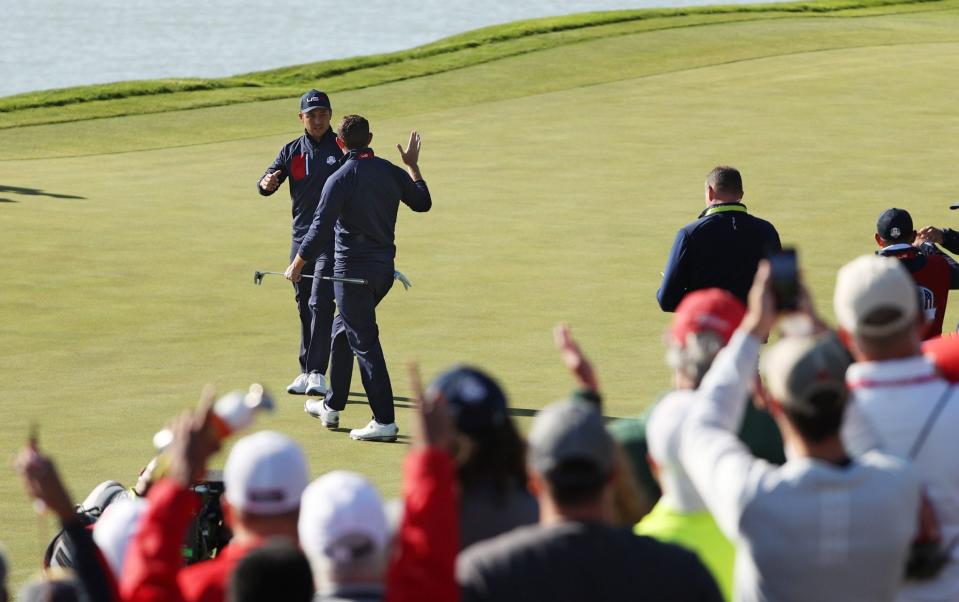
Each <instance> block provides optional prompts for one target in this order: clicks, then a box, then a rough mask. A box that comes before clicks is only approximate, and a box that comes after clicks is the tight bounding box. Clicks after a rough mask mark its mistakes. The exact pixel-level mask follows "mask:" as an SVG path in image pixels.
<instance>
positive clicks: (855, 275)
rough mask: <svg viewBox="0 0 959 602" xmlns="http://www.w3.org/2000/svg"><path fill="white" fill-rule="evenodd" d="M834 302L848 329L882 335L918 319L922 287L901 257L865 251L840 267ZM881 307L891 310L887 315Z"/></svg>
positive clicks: (839, 317)
mask: <svg viewBox="0 0 959 602" xmlns="http://www.w3.org/2000/svg"><path fill="white" fill-rule="evenodd" d="M833 306H834V308H835V310H836V319H837V320H838V321H839V325H840V326H842V327H843V329H845V330H846V331H847V332H850V333H852V334H856V335H865V336H879V337H881V336H885V335H889V334H892V333H895V332H898V331H900V330H902V329H904V328H905V327H906V326H907V325H908V324H910V323H912V322H915V321H916V318H917V317H918V313H919V297H918V289H917V288H916V283H915V281H914V280H913V279H912V276H910V275H909V272H908V271H907V270H906V268H905V267H903V266H902V264H901V263H900V262H899V260H898V259H895V258H893V257H882V256H880V255H863V256H862V257H858V258H856V259H854V260H852V261H851V262H849V263H847V264H846V265H844V266H843V267H842V268H840V269H839V275H838V276H837V278H836V292H835V296H834V297H833ZM879 310H889V315H888V316H887V317H886V318H887V319H882V318H883V316H881V315H880V316H877V313H879ZM877 318H878V321H877Z"/></svg>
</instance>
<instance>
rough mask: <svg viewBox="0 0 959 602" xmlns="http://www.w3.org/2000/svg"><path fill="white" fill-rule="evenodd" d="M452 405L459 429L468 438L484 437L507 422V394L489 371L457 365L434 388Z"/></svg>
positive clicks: (439, 378)
mask: <svg viewBox="0 0 959 602" xmlns="http://www.w3.org/2000/svg"><path fill="white" fill-rule="evenodd" d="M430 389H436V390H438V391H439V392H440V393H442V394H443V397H445V398H446V401H447V402H448V403H449V409H450V414H452V416H453V420H454V422H456V428H457V430H459V431H460V432H461V433H466V434H467V435H474V436H477V435H482V434H484V433H486V432H488V431H490V430H491V429H492V428H493V427H496V426H498V425H500V424H502V423H503V422H505V421H506V420H507V417H506V395H504V394H503V390H502V389H501V388H500V386H499V385H498V384H496V381H494V380H493V379H492V378H490V376H489V375H487V374H486V373H485V372H482V371H480V370H478V369H476V368H473V367H470V366H453V367H452V368H450V369H449V370H447V371H446V372H444V373H443V374H441V375H439V377H437V379H436V380H434V381H433V383H432V384H431V385H430Z"/></svg>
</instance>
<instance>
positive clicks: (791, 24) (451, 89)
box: [0, 11, 959, 160]
mask: <svg viewBox="0 0 959 602" xmlns="http://www.w3.org/2000/svg"><path fill="white" fill-rule="evenodd" d="M957 16H959V14H957V12H956V11H949V12H946V13H910V14H908V15H895V14H894V15H881V16H876V17H871V18H868V19H859V18H857V19H841V18H830V19H828V20H819V19H806V18H795V19H781V20H763V21H749V22H739V23H727V24H713V25H711V26H710V28H708V31H704V30H703V29H701V28H678V29H670V30H661V31H655V32H643V33H635V34H630V35H624V36H617V37H605V38H598V39H593V40H590V41H584V42H581V43H578V44H575V45H565V46H559V47H553V48H549V49H547V50H541V51H539V52H536V53H526V54H522V55H518V56H513V57H509V58H505V59H500V60H497V61H495V62H489V63H484V64H478V65H474V66H473V67H472V68H470V69H466V70H463V69H459V70H453V71H448V72H445V73H442V74H437V75H433V76H430V77H426V78H413V79H410V80H407V81H403V82H394V83H391V84H387V85H383V86H376V87H373V88H366V89H363V90H354V91H352V92H344V93H340V94H337V95H336V99H335V100H336V106H337V107H338V110H340V111H344V112H361V113H364V114H368V115H370V116H377V115H387V116H390V117H395V116H401V115H403V114H410V113H415V112H422V111H425V110H435V109H440V108H444V107H450V106H468V105H470V104H475V103H480V102H490V101H497V100H502V99H505V98H510V97H518V96H525V95H533V94H539V93H543V92H551V91H555V90H559V89H566V88H571V87H577V86H582V85H589V84H595V83H601V82H605V81H613V80H618V79H628V78H633V77H639V76H645V75H650V74H656V73H663V72H668V71H676V70H682V69H688V68H695V67H701V66H707V65H710V64H718V63H724V62H729V61H731V60H742V59H752V58H761V57H762V56H768V55H774V54H788V53H797V52H804V51H809V50H819V49H824V48H837V47H849V46H872V45H878V44H886V43H889V42H890V40H900V41H904V42H913V41H916V42H921V41H954V40H957V39H959V36H957V31H959V27H957V26H959V23H957V22H956V21H957ZM891 30H892V31H893V32H894V33H895V35H892V36H891V35H890V32H891ZM737 32H739V33H737ZM672 40H677V42H676V43H673V42H672ZM612 46H615V47H617V48H619V49H620V52H621V53H622V54H620V55H616V54H614V53H613V52H607V51H606V50H607V49H608V48H610V47H612ZM553 57H559V58H555V59H554V58H553ZM578 57H587V58H585V59H581V58H578ZM563 59H565V60H566V61H567V64H566V65H564V66H563V68H562V69H549V70H543V69H538V68H532V69H531V68H530V67H531V66H532V65H537V64H539V62H540V61H541V60H545V61H554V60H563ZM546 64H552V63H551V62H547V63H546ZM464 74H467V75H464ZM398 100H399V102H398ZM84 107H85V105H77V106H76V107H74V110H78V111H82V110H83V109H84ZM294 110H295V109H291V108H290V101H289V100H282V101H271V102H263V103H244V104H235V105H231V106H227V107H222V108H208V109H197V110H193V111H177V112H169V113H164V114H162V115H140V116H135V117H132V118H129V119H126V120H124V119H103V120H100V121H99V122H94V121H80V122H76V123H74V124H72V125H48V126H35V127H29V128H17V129H11V130H0V160H8V159H18V158H22V159H26V158H40V157H51V156H68V155H72V156H78V155H86V154H98V153H104V152H117V151H126V150H138V149H148V148H164V147H170V146H182V145H187V144H197V143H209V142H217V141H222V140H231V139H240V138H251V137H256V136H260V135H262V136H269V135H273V134H275V133H278V132H282V131H288V128H289V127H290V124H291V121H292V118H293V117H294V116H295V113H294V112H293V111H294Z"/></svg>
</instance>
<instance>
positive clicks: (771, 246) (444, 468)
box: [0, 167, 959, 602]
mask: <svg viewBox="0 0 959 602" xmlns="http://www.w3.org/2000/svg"><path fill="white" fill-rule="evenodd" d="M742 197H743V192H742V179H741V177H740V175H739V172H738V171H736V170H734V169H732V168H728V167H720V168H717V169H716V170H713V172H711V173H710V174H709V176H708V177H707V182H706V207H707V209H706V210H705V211H704V212H703V214H702V215H701V216H700V218H699V219H698V220H697V221H696V222H693V223H692V224H690V225H688V226H686V227H684V228H683V229H682V230H680V233H679V235H678V236H677V239H676V242H675V243H674V247H673V250H672V251H671V253H670V256H669V265H668V266H667V270H666V271H665V273H664V283H663V287H662V288H661V289H660V291H659V293H658V299H659V302H660V304H661V306H662V307H663V309H665V310H667V311H674V312H675V313H674V316H673V320H672V324H671V327H670V329H669V331H668V333H667V335H666V337H665V346H666V350H665V351H666V362H667V365H668V367H669V369H670V370H671V371H672V372H673V374H674V383H675V390H673V391H672V392H670V393H668V394H667V395H665V396H664V397H662V398H660V399H659V400H658V401H657V402H656V403H654V404H653V405H652V406H651V408H650V409H649V410H648V411H647V412H646V413H645V414H643V415H642V416H639V417H637V418H626V419H619V420H610V419H608V418H607V417H606V416H604V413H603V403H604V400H603V394H602V389H601V386H600V382H599V379H598V376H597V373H596V371H595V370H594V368H593V366H592V364H591V363H590V361H589V360H588V358H587V357H586V355H585V354H584V353H583V351H582V350H581V349H580V347H579V345H578V343H577V342H576V340H575V339H574V337H573V336H572V333H571V330H570V329H569V327H568V326H566V325H563V324H561V325H559V326H557V327H556V329H555V331H554V339H555V342H556V346H557V349H558V351H559V356H560V360H561V362H562V363H563V364H564V365H565V366H566V367H567V369H568V370H569V372H570V374H571V375H572V378H573V380H574V383H575V389H574V391H573V393H572V394H571V395H570V396H569V397H568V398H567V399H564V400H562V401H558V402H556V403H552V404H550V405H547V406H546V407H545V408H543V409H542V410H541V411H539V412H538V414H537V415H536V417H535V418H534V420H533V422H532V426H531V428H530V430H529V432H528V434H527V435H526V436H525V437H524V436H523V434H521V432H520V431H519V429H517V427H516V424H515V423H514V421H513V418H512V413H511V411H510V404H509V401H508V400H507V398H506V395H505V394H504V392H503V389H502V388H501V387H500V385H499V384H498V383H497V380H496V379H495V378H494V377H493V376H492V375H490V374H488V373H486V372H485V371H484V370H482V369H481V368H477V367H472V366H463V365H457V366H453V367H451V368H450V369H448V370H447V371H445V372H444V373H443V374H441V375H440V376H439V377H438V378H436V379H435V380H434V381H433V382H432V383H430V385H429V386H428V387H426V388H425V390H424V388H423V387H422V386H421V385H420V382H419V374H418V370H417V368H416V366H415V365H411V366H410V367H409V380H410V383H411V388H412V390H413V392H414V398H415V407H416V410H415V434H414V438H413V445H412V447H411V449H410V451H409V453H408V454H407V455H406V458H405V460H404V467H403V489H402V499H401V500H400V503H398V504H392V503H390V502H388V501H385V500H384V499H383V498H382V497H381V495H380V493H379V492H378V491H377V489H376V487H375V486H374V485H373V484H372V483H370V481H368V480H367V479H366V478H365V477H364V476H363V475H361V474H357V473H355V472H350V471H345V470H336V471H333V472H329V473H327V474H324V475H322V476H320V477H319V478H317V479H316V480H314V481H312V482H310V477H309V475H310V470H309V467H308V465H307V461H306V458H305V456H304V454H303V451H302V450H301V449H300V447H299V446H298V445H297V444H296V443H295V442H294V441H292V440H291V439H290V438H289V437H287V436H285V435H283V434H281V433H277V432H272V431H260V432H256V433H254V434H252V435H248V436H245V437H243V438H242V439H240V440H238V441H237V442H236V443H235V445H234V446H233V448H232V449H231V451H230V454H229V456H228V459H227V461H226V464H225V466H224V468H223V471H222V473H219V472H216V471H211V470H210V469H209V467H208V466H207V463H208V460H209V458H210V457H211V456H212V455H213V454H214V453H215V452H216V451H217V450H218V449H219V448H220V446H221V445H222V442H223V436H222V433H223V430H222V428H220V425H219V424H218V422H217V420H218V419H217V417H216V415H215V413H214V412H213V410H212V408H213V405H214V399H213V398H214V396H213V393H212V391H210V390H205V391H204V393H203V395H202V396H201V402H200V404H199V407H198V408H197V409H196V410H195V411H191V412H187V413H184V414H183V415H181V416H179V417H176V418H175V419H174V420H173V422H172V426H171V429H170V430H171V433H172V440H171V442H170V444H169V445H168V446H167V447H166V448H165V450H164V452H163V453H162V454H161V455H160V456H158V457H157V458H156V459H155V460H154V461H153V462H151V464H150V465H149V466H148V469H146V470H145V471H144V474H143V475H142V476H141V479H140V480H139V481H138V482H137V485H136V486H135V487H133V488H132V489H130V490H124V489H123V488H122V486H120V485H119V484H116V483H105V484H104V485H103V486H101V487H98V488H97V489H96V490H94V492H92V493H91V495H90V496H88V497H87V499H86V500H84V501H83V502H82V503H81V504H79V505H75V504H74V502H73V500H72V499H71V498H70V496H69V494H68V492H67V491H66V488H65V487H64V485H63V482H62V481H61V479H60V476H59V475H58V473H57V470H56V467H55V464H54V462H53V460H52V459H51V458H50V457H49V456H48V455H47V453H46V452H45V451H44V450H41V449H39V448H38V446H37V445H36V443H31V444H29V445H28V446H26V447H25V448H24V449H23V450H22V451H21V453H20V454H19V456H18V457H17V460H16V469H17V470H18V471H19V473H20V475H21V476H22V480H23V482H24V485H25V488H26V490H27V492H28V493H29V494H30V496H32V497H33V498H35V499H36V500H39V501H40V502H42V504H43V505H44V506H45V507H46V508H47V511H49V512H51V513H53V514H54V515H56V516H57V517H58V519H59V520H60V522H61V524H62V531H61V533H60V534H58V536H57V538H55V540H54V541H53V542H51V545H50V547H49V549H48V552H47V555H46V558H45V559H44V561H43V566H44V570H43V573H42V576H41V577H39V578H38V579H36V580H34V581H32V582H30V583H28V584H27V585H25V586H24V587H23V588H22V589H21V591H20V593H19V597H18V598H17V599H19V600H23V601H33V600H57V601H59V600H88V601H92V602H98V601H103V602H146V601H156V602H160V601H173V602H178V601H184V602H214V601H216V602H220V601H224V600H230V601H254V600H264V601H266V600H289V601H296V600H303V601H309V600H320V601H368V600H369V601H373V600H386V601H412V600H419V601H437V602H446V601H449V602H455V601H458V600H463V601H466V602H472V601H487V600H488V601H513V600H515V601H522V602H533V601H537V600H548V601H551V602H555V601H566V600H569V601H573V600H576V601H613V600H655V601H690V602H692V601H696V602H706V601H719V600H743V601H766V600H769V601H797V602H798V601H817V602H818V601H837V602H838V601H843V602H849V601H863V602H866V601H870V602H871V601H893V600H897V601H915V602H927V601H934V600H935V601H959V551H957V547H959V454H957V453H956V452H957V448H956V446H955V444H954V443H953V440H952V436H953V434H955V433H956V432H959V390H957V387H956V386H955V384H954V382H955V381H957V380H959V379H957V378H956V375H957V373H959V370H957V362H959V353H957V352H956V351H955V349H956V348H959V344H957V343H955V342H954V341H959V339H954V340H953V337H950V336H948V335H947V336H945V337H942V338H939V339H933V340H930V341H928V342H926V339H927V337H928V336H929V335H930V333H933V334H939V332H940V331H941V330H942V316H943V312H944V308H945V303H946V298H945V296H946V295H947V294H948V290H949V289H951V288H953V282H955V283H956V284H957V285H959V276H956V274H957V273H959V268H956V264H955V262H953V261H952V259H951V258H950V257H948V256H947V255H945V254H944V253H943V252H942V251H941V250H940V248H939V246H937V245H945V246H946V249H947V250H949V251H955V250H959V235H956V233H954V232H952V231H951V230H948V229H947V230H942V229H938V228H932V227H928V228H924V229H922V230H920V231H918V232H917V231H915V230H914V229H913V227H912V221H911V217H910V216H909V214H908V212H906V211H904V210H901V209H891V210H889V211H886V212H883V213H882V215H881V216H880V219H879V222H878V224H877V234H876V242H877V243H878V244H879V245H880V247H881V250H880V251H879V252H878V253H876V254H873V255H866V256H862V257H858V258H855V259H852V260H851V261H849V262H848V263H847V264H846V265H844V266H843V267H842V269H840V271H839V272H838V274H837V278H836V284H835V292H834V299H833V304H834V312H835V316H836V319H837V322H838V325H837V326H836V327H835V328H832V327H830V326H829V325H828V324H826V323H825V321H824V320H823V319H821V318H820V317H819V314H818V313H817V311H816V308H815V304H814V301H813V299H812V298H811V296H810V294H809V293H808V290H807V289H806V287H805V286H804V285H803V284H802V281H801V278H800V277H799V276H798V274H797V276H796V284H797V288H796V293H797V294H796V299H795V301H796V303H795V304H789V305H787V304H785V303H783V296H782V295H783V293H782V288H781V286H780V283H777V282H776V274H774V273H773V268H772V267H771V262H770V261H769V260H768V259H764V258H765V257H768V256H769V255H770V254H775V253H776V252H778V251H779V250H780V247H781V245H780V240H779V235H778V233H777V232H776V230H775V228H773V226H772V225H771V224H769V223H768V222H766V221H763V220H760V219H759V218H753V217H752V216H750V215H749V214H748V213H747V212H746V207H745V205H744V204H743V203H742ZM950 245H951V246H950ZM717 249H721V250H722V253H720V254H717V253H716V251H717ZM917 274H921V276H917ZM937 274H938V275H937ZM922 278H939V280H937V281H936V283H935V284H934V285H933V284H929V283H928V281H926V280H922ZM724 279H725V280H724ZM727 282H728V283H729V285H728V286H726V285H725V283H727ZM6 573H7V567H6V563H5V561H4V559H3V556H2V553H0V602H3V601H4V600H6V599H7V592H6V588H5V585H4V582H5V578H6Z"/></svg>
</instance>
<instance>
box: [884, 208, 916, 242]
mask: <svg viewBox="0 0 959 602" xmlns="http://www.w3.org/2000/svg"><path fill="white" fill-rule="evenodd" d="M876 232H877V233H878V234H879V236H880V237H882V239H883V240H885V241H888V242H895V243H911V242H912V233H913V228H912V216H911V215H909V212H908V211H906V210H905V209H896V208H892V209H886V210H885V211H883V212H882V215H880V216H879V221H878V222H876Z"/></svg>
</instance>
